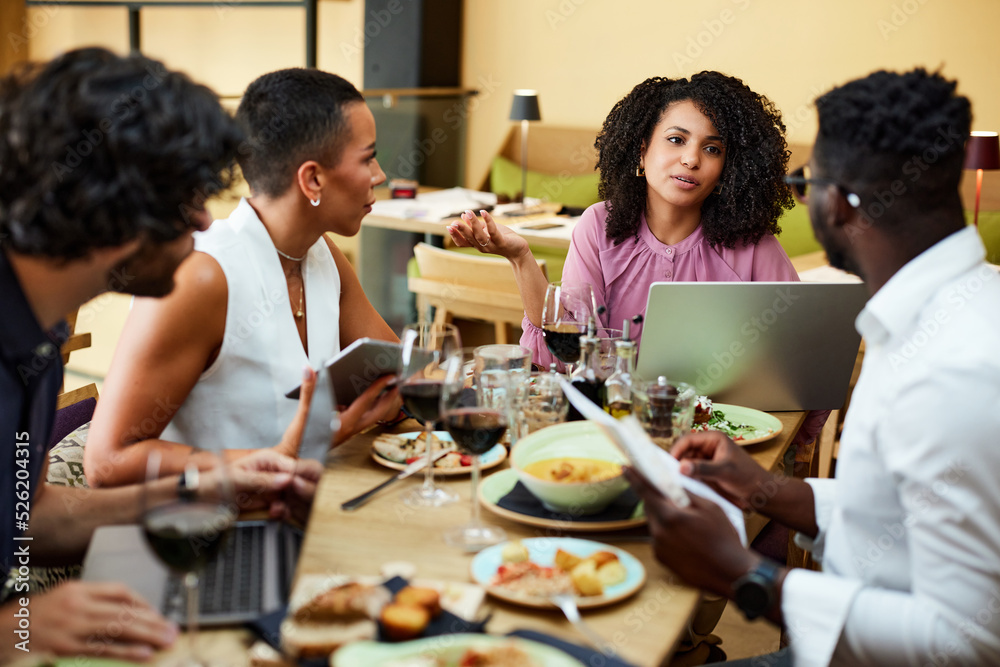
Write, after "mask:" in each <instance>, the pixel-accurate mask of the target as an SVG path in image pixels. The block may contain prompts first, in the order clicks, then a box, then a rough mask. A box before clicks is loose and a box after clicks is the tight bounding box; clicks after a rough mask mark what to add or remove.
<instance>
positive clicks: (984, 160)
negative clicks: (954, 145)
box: [964, 132, 1000, 169]
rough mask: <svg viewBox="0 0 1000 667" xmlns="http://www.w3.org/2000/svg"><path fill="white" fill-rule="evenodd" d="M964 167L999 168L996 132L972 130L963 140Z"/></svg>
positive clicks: (999, 151) (999, 139)
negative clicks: (966, 139) (966, 138)
mask: <svg viewBox="0 0 1000 667" xmlns="http://www.w3.org/2000/svg"><path fill="white" fill-rule="evenodd" d="M964 167H965V168H966V169H1000V137H998V135H997V133H996V132H973V133H972V134H970V135H969V139H968V141H966V142H965V165H964Z"/></svg>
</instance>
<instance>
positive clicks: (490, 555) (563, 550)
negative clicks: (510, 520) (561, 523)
mask: <svg viewBox="0 0 1000 667" xmlns="http://www.w3.org/2000/svg"><path fill="white" fill-rule="evenodd" d="M472 579H473V581H475V582H476V583H477V584H479V585H480V586H485V587H486V592H487V593H488V594H490V595H492V596H494V597H497V598H499V599H501V600H505V601H507V602H511V603H513V604H518V605H523V606H526V607H537V608H547V607H554V606H555V605H554V604H553V603H552V602H551V599H550V598H551V597H552V596H554V595H559V594H566V593H568V594H571V595H575V596H576V604H577V606H578V607H579V608H580V609H590V608H594V607H603V606H606V605H609V604H614V603H615V602H618V601H620V600H624V599H625V598H627V597H629V596H631V595H635V593H637V592H638V591H639V589H641V588H642V586H643V584H644V583H645V582H646V569H645V568H644V567H643V566H642V563H640V562H639V561H638V560H637V559H636V558H635V556H633V555H632V554H630V553H628V552H627V551H624V550H623V549H619V548H617V547H613V546H610V545H607V544H602V543H600V542H594V541H592V540H580V539H576V538H573V537H533V538H529V539H526V540H515V541H513V542H504V543H503V544H497V545H494V546H492V547H489V548H487V549H484V550H483V551H480V552H479V553H478V554H477V555H476V557H475V558H473V559H472Z"/></svg>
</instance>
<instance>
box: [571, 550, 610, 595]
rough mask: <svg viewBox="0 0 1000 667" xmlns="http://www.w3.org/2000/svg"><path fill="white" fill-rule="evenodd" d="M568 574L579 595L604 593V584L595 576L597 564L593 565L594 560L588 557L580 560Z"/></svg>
mask: <svg viewBox="0 0 1000 667" xmlns="http://www.w3.org/2000/svg"><path fill="white" fill-rule="evenodd" d="M569 576H570V578H571V579H572V580H573V586H574V587H575V588H576V590H577V592H578V593H579V594H580V595H583V596H593V595H603V594H604V585H603V584H601V580H600V578H599V577H598V576H597V566H596V565H594V561H592V560H589V559H588V560H584V561H581V562H580V564H579V565H577V566H576V567H574V568H573V571H572V572H570V575H569Z"/></svg>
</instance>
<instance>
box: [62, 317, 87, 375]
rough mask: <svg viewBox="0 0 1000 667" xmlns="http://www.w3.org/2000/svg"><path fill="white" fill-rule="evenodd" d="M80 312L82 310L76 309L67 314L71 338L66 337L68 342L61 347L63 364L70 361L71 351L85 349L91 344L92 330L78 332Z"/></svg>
mask: <svg viewBox="0 0 1000 667" xmlns="http://www.w3.org/2000/svg"><path fill="white" fill-rule="evenodd" d="M79 314H80V311H76V312H73V313H70V314H69V315H67V316H66V323H67V324H68V325H69V338H67V339H66V342H65V343H63V346H62V347H61V348H60V349H59V351H60V352H61V353H62V359H63V366H65V365H66V364H68V363H69V355H70V352H76V351H77V350H83V349H85V348H88V347H90V345H91V341H90V332H87V333H76V318H77V315H79Z"/></svg>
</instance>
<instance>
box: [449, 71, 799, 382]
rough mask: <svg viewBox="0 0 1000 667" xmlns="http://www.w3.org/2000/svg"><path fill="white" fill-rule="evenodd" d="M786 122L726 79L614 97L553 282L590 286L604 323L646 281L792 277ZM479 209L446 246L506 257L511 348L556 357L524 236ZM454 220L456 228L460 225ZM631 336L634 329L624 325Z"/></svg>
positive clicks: (539, 278) (634, 302)
mask: <svg viewBox="0 0 1000 667" xmlns="http://www.w3.org/2000/svg"><path fill="white" fill-rule="evenodd" d="M784 131H785V126H784V124H783V123H782V122H781V116H780V114H779V113H778V111H777V110H776V109H775V107H774V104H772V103H771V101H770V100H768V99H767V98H766V97H764V96H763V95H760V94H758V93H755V92H753V91H752V90H750V89H749V88H748V87H747V86H746V85H745V84H744V83H743V82H742V81H740V80H739V79H737V78H734V77H731V76H726V75H724V74H720V73H718V72H701V73H700V74H695V75H694V76H692V77H691V79H690V80H688V79H665V78H659V77H656V78H651V79H647V80H646V81H643V82H642V83H640V84H639V85H637V86H636V87H635V88H633V89H632V91H631V92H630V93H629V94H628V95H626V96H625V97H624V98H622V100H620V101H619V102H618V103H617V104H616V105H615V106H614V108H613V109H612V110H611V113H609V114H608V117H607V119H605V121H604V127H603V128H602V130H601V133H600V134H599V135H598V137H597V142H596V144H595V145H596V147H597V149H598V153H599V157H598V162H597V168H598V169H599V170H600V175H601V180H600V195H601V197H602V198H603V199H604V200H605V201H604V202H601V203H598V204H595V205H593V206H591V207H590V208H588V209H587V210H586V211H585V212H584V214H583V216H582V217H581V219H580V221H579V223H578V224H577V226H576V228H575V229H574V231H573V238H572V242H571V244H570V249H569V253H568V255H567V257H566V265H565V267H564V268H563V282H564V283H590V284H591V285H592V286H593V288H594V296H595V297H596V300H597V304H598V305H599V306H600V305H603V306H605V308H606V309H607V310H606V311H605V312H604V314H603V315H601V324H602V325H603V326H604V327H612V328H618V327H620V326H621V324H622V321H623V320H626V319H631V318H633V317H634V316H635V315H638V314H644V311H645V308H646V298H647V295H648V293H649V285H650V284H651V283H653V282H656V281H692V280H698V281H750V280H774V281H797V280H798V275H797V274H796V272H795V269H793V268H792V264H791V262H790V261H789V259H788V256H787V255H786V254H785V251H784V250H783V249H782V247H781V246H780V245H779V244H778V241H777V239H775V237H774V235H775V234H777V233H778V232H779V231H780V230H779V228H778V223H777V220H778V217H779V216H780V215H781V213H782V211H783V210H785V209H788V208H791V206H792V196H791V192H790V191H789V189H788V186H787V185H785V183H784V180H783V177H784V175H785V172H786V166H787V163H788V155H789V153H788V151H787V150H786V144H785V135H784ZM481 213H482V221H480V220H479V219H477V218H476V216H475V214H474V213H473V212H472V211H466V213H465V214H464V215H463V216H462V220H463V222H456V223H454V224H453V225H451V226H450V227H449V229H448V231H449V233H450V234H451V238H452V239H453V240H454V241H455V243H456V245H459V246H463V247H475V248H479V250H480V251H481V252H486V253H494V254H498V255H501V256H503V257H506V258H507V259H508V260H510V263H511V265H512V267H513V269H514V275H515V276H516V278H517V282H518V287H519V289H520V292H521V298H522V301H523V303H524V310H525V318H524V322H523V324H522V327H523V329H524V335H523V336H522V337H521V344H522V345H524V346H526V347H529V348H531V349H532V350H534V361H535V363H537V364H540V365H547V364H549V363H550V362H551V361H555V358H554V357H553V356H552V355H551V354H550V353H549V351H548V350H547V349H546V347H545V342H544V340H543V338H542V331H541V328H540V327H541V318H542V307H543V305H544V301H545V287H546V279H545V277H544V275H543V274H542V272H541V271H540V270H539V269H538V266H537V264H536V262H535V259H534V257H532V255H531V251H530V250H529V249H528V244H527V242H526V241H525V240H524V239H523V238H521V237H520V236H518V235H517V234H516V233H514V232H513V231H511V230H510V229H508V228H506V227H504V226H502V225H500V226H498V225H497V224H496V223H495V222H494V221H493V218H492V217H491V216H490V215H489V214H488V213H486V212H485V211H483V212H481ZM463 223H464V224H463ZM632 331H633V333H634V337H635V339H636V340H637V341H638V339H639V338H640V337H641V335H642V328H641V326H640V327H634V328H633V330H632Z"/></svg>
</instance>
